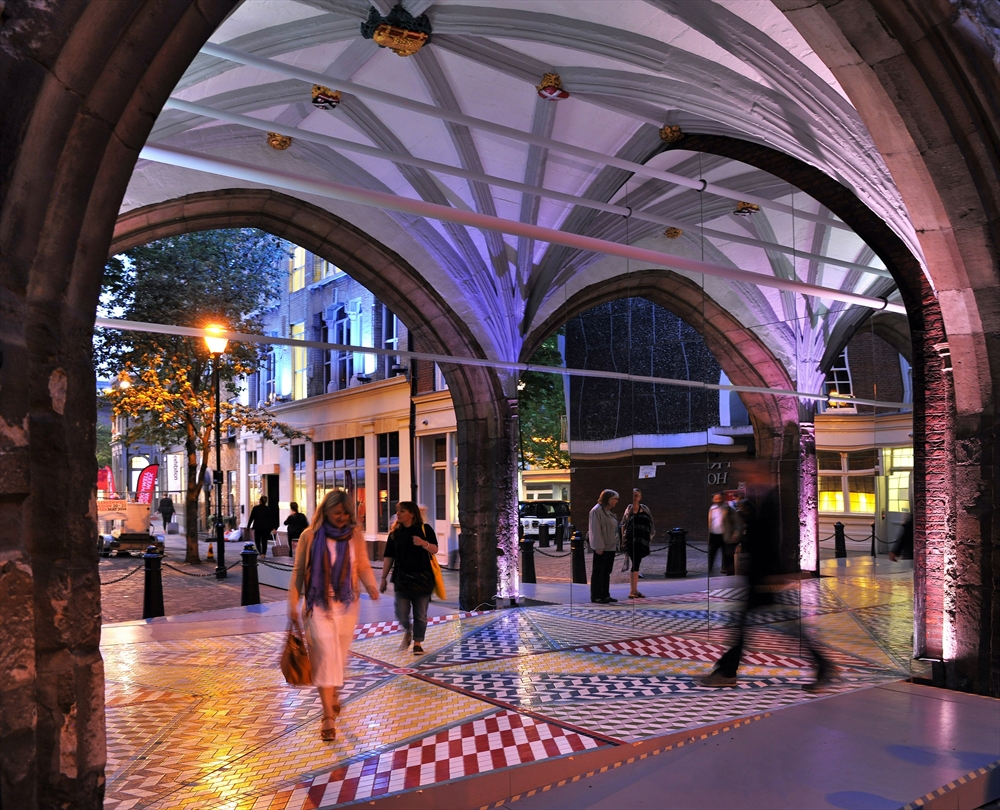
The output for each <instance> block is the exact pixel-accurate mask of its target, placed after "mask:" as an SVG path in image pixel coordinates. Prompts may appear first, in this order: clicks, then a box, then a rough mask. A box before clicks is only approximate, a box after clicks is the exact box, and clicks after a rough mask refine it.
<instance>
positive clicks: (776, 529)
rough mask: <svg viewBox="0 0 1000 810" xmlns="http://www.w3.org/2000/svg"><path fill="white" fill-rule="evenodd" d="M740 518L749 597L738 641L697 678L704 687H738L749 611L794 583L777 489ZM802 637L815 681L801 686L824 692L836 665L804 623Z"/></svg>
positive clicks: (800, 628)
mask: <svg viewBox="0 0 1000 810" xmlns="http://www.w3.org/2000/svg"><path fill="white" fill-rule="evenodd" d="M741 521H742V524H743V536H742V539H741V544H742V546H743V551H744V553H749V555H750V570H749V572H748V574H747V585H748V588H747V597H746V601H745V603H744V605H743V611H742V612H741V614H740V623H739V627H738V628H737V631H736V632H737V635H736V643H735V644H733V646H732V647H730V648H729V649H728V650H726V652H725V653H724V654H723V655H722V658H720V659H719V661H718V662H717V663H716V665H715V668H714V669H713V670H712V672H710V673H709V674H708V675H702V676H700V677H698V678H696V679H695V681H696V682H697V683H698V684H700V685H701V686H736V683H737V673H738V672H739V668H740V663H741V661H742V659H743V640H744V636H745V634H746V628H747V617H748V615H749V613H750V611H752V610H757V609H759V608H762V607H767V606H769V605H773V604H775V601H776V599H775V594H776V593H778V592H779V591H782V590H787V589H788V588H789V587H790V586H791V585H792V580H791V578H790V576H789V574H788V572H787V571H785V566H784V564H783V563H782V560H781V547H780V537H781V511H780V508H779V500H778V491H777V489H772V490H771V491H770V492H768V494H767V495H766V496H765V497H764V499H763V501H762V503H761V508H760V511H759V512H758V513H757V514H754V510H753V509H752V508H751V507H750V505H749V502H748V506H747V508H744V509H741ZM799 637H800V639H801V641H802V646H803V647H805V649H806V650H808V652H809V654H810V655H811V656H812V658H813V660H814V661H815V663H816V678H815V680H814V681H813V682H811V683H808V684H806V685H805V686H803V687H802V688H803V689H805V690H806V691H808V692H818V691H822V689H823V688H825V687H826V686H827V685H828V684H829V682H830V680H831V678H832V677H833V676H834V674H835V671H836V670H835V667H834V666H833V664H831V663H830V661H828V660H827V659H826V658H825V657H824V656H823V654H822V653H821V652H820V651H819V648H818V647H817V646H816V644H815V643H814V642H813V640H812V639H811V638H810V637H809V633H808V632H807V631H806V629H805V627H804V626H803V625H802V623H801V622H800V623H799Z"/></svg>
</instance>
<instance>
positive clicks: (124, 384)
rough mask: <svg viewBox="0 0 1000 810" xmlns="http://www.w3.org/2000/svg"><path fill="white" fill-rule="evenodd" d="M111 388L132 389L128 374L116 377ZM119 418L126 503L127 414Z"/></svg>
mask: <svg viewBox="0 0 1000 810" xmlns="http://www.w3.org/2000/svg"><path fill="white" fill-rule="evenodd" d="M111 387H112V388H114V389H115V390H117V391H125V390H126V389H128V388H131V387H132V381H131V380H130V379H129V378H128V374H126V373H125V372H124V371H123V372H122V373H121V374H119V375H118V379H117V380H115V381H114V382H113V383H111ZM119 418H123V419H124V420H125V431H124V433H122V432H121V431H119V438H120V440H121V443H122V475H121V479H122V497H124V498H125V500H126V501H127V500H128V484H129V480H128V479H129V476H130V475H131V473H132V470H131V469H130V468H129V466H128V441H127V439H128V413H126V414H125V416H124V417H119Z"/></svg>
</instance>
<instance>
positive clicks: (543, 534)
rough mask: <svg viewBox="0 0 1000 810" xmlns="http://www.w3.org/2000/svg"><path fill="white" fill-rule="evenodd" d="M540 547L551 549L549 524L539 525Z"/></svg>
mask: <svg viewBox="0 0 1000 810" xmlns="http://www.w3.org/2000/svg"><path fill="white" fill-rule="evenodd" d="M538 547H539V548H548V547H549V524H548V523H539V524H538Z"/></svg>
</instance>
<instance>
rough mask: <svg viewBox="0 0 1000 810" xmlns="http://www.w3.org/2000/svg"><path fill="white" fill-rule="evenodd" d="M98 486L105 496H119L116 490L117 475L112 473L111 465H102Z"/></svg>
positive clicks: (98, 474) (98, 472)
mask: <svg viewBox="0 0 1000 810" xmlns="http://www.w3.org/2000/svg"><path fill="white" fill-rule="evenodd" d="M97 488H98V489H99V490H101V491H102V492H104V493H105V495H104V497H105V498H117V497H118V493H116V492H115V477H114V475H112V474H111V468H110V467H107V466H105V467H102V468H101V469H99V470H98V471H97Z"/></svg>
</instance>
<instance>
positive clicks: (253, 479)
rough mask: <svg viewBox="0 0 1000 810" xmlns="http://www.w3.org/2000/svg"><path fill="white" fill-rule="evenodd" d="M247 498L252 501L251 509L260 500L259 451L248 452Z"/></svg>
mask: <svg viewBox="0 0 1000 810" xmlns="http://www.w3.org/2000/svg"><path fill="white" fill-rule="evenodd" d="M247 497H248V498H249V499H250V508H253V507H254V506H256V505H257V501H259V500H260V474H259V473H258V472H257V451H256V450H248V451H247Z"/></svg>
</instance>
